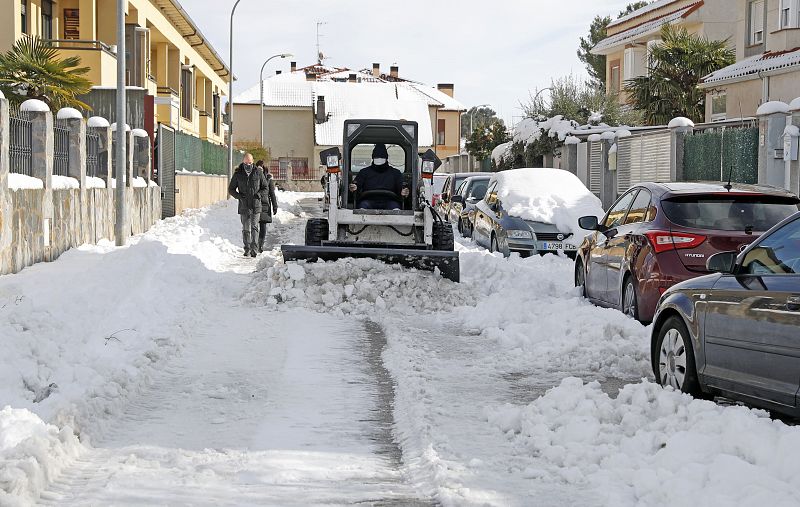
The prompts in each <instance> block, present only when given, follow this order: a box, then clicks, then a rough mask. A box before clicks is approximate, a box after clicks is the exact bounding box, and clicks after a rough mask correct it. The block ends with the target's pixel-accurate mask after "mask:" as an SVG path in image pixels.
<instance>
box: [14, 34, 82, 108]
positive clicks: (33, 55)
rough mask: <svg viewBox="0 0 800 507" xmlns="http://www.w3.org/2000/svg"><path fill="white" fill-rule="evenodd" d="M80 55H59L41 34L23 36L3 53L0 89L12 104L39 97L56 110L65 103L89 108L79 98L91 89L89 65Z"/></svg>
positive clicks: (67, 105) (69, 105)
mask: <svg viewBox="0 0 800 507" xmlns="http://www.w3.org/2000/svg"><path fill="white" fill-rule="evenodd" d="M80 64H81V59H80V58H79V57H77V56H72V57H69V58H64V59H58V50H57V49H56V48H54V47H53V46H51V45H49V44H48V43H46V42H44V41H43V40H42V39H40V38H39V37H34V38H29V37H22V38H21V39H19V40H18V41H17V42H16V43H15V44H14V47H12V48H11V49H10V50H9V51H8V52H7V53H5V54H0V90H2V92H3V94H4V95H5V96H6V98H8V100H9V101H10V102H11V103H12V104H19V103H21V102H24V101H26V100H28V99H39V100H42V101H44V102H46V103H47V105H48V106H50V109H51V110H53V111H55V110H58V109H61V108H62V107H76V108H79V109H85V110H89V109H91V108H90V107H89V106H88V105H86V104H84V103H83V102H81V101H80V100H78V98H77V97H78V96H79V95H84V94H86V93H89V91H90V90H91V88H92V83H91V81H89V80H88V79H86V77H85V75H86V74H87V73H88V72H89V68H88V67H79V65H80Z"/></svg>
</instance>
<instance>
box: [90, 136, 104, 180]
mask: <svg viewBox="0 0 800 507" xmlns="http://www.w3.org/2000/svg"><path fill="white" fill-rule="evenodd" d="M86 176H87V177H93V178H99V177H100V176H101V172H100V136H99V135H98V134H97V133H95V132H92V129H91V128H88V129H86Z"/></svg>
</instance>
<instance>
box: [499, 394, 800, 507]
mask: <svg viewBox="0 0 800 507" xmlns="http://www.w3.org/2000/svg"><path fill="white" fill-rule="evenodd" d="M487 418H488V420H489V422H490V423H491V424H493V425H495V426H496V427H497V428H498V429H500V430H501V431H503V432H504V433H506V435H507V436H508V438H509V439H511V440H512V441H513V442H514V443H515V444H516V445H518V446H519V447H520V448H521V449H523V450H524V451H525V452H527V453H528V454H529V455H530V456H532V457H533V458H534V459H533V463H532V464H531V465H529V467H528V470H527V471H526V473H527V474H528V475H529V476H530V477H532V478H535V479H534V480H536V481H556V482H566V483H568V484H571V485H574V486H575V487H576V488H578V487H580V486H585V485H591V486H594V487H595V488H596V490H597V491H598V492H600V494H601V495H603V496H604V497H605V501H604V502H603V503H604V504H606V505H653V506H656V505H681V504H684V505H690V504H691V505H752V506H756V505H766V504H770V505H797V504H798V503H800V476H798V474H797V470H798V468H800V455H798V453H797V449H798V448H800V428H796V427H791V426H786V425H785V424H783V423H781V422H777V421H771V420H770V419H769V417H768V415H767V414H766V413H764V412H760V411H754V410H749V409H747V408H744V407H724V406H719V405H716V404H714V403H712V402H708V401H702V400H695V399H693V398H691V397H690V396H687V395H684V394H681V393H679V392H676V391H673V390H671V389H662V388H661V387H660V386H658V385H656V384H653V383H650V382H643V383H641V384H631V385H627V386H625V387H624V388H622V389H621V390H620V392H619V396H618V397H617V398H616V399H613V398H611V397H609V396H608V395H607V394H606V393H604V392H603V391H602V390H601V389H600V385H599V384H597V383H596V382H593V383H589V384H584V383H583V382H582V381H581V380H580V379H576V378H567V379H564V380H563V381H562V382H561V384H560V385H559V386H558V387H556V388H554V389H552V390H550V391H549V392H547V394H545V395H544V396H542V397H541V398H539V399H537V400H535V401H533V402H532V403H530V404H529V405H527V406H513V405H505V406H502V407H499V408H496V409H494V410H487ZM665 484H670V485H673V486H674V487H663V485H665Z"/></svg>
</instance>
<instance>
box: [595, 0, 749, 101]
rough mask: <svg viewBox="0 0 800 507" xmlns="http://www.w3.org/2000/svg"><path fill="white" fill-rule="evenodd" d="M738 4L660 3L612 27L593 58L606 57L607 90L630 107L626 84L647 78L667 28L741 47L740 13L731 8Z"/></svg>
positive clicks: (717, 0)
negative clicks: (651, 50) (650, 55)
mask: <svg viewBox="0 0 800 507" xmlns="http://www.w3.org/2000/svg"><path fill="white" fill-rule="evenodd" d="M736 2H737V0H656V1H654V2H653V3H651V4H649V5H647V6H645V7H642V8H640V9H638V10H636V11H634V12H632V13H630V14H628V15H627V16H623V17H621V18H619V19H617V20H615V21H612V22H611V23H610V24H609V25H608V29H607V37H606V38H605V39H603V40H602V41H600V42H599V43H598V44H597V45H596V46H595V47H594V48H593V49H592V54H595V55H603V56H605V57H606V90H607V91H608V93H610V94H614V95H618V96H619V101H620V103H621V104H623V105H625V104H628V97H627V96H626V94H625V92H624V90H623V88H624V86H625V81H626V80H628V79H633V78H635V77H639V76H644V75H646V74H647V72H648V70H647V64H648V47H650V46H651V45H653V44H656V43H657V42H659V40H660V39H659V34H660V32H661V29H662V28H663V27H664V26H665V25H667V24H673V25H677V26H681V27H684V28H686V29H687V30H688V31H689V33H692V34H697V35H701V36H703V37H706V38H708V39H710V40H728V41H729V43H730V44H731V46H734V45H736V46H737V48H738V47H739V46H740V43H739V37H738V36H737V20H738V13H737V12H736V10H735V9H732V8H731V4H732V3H736Z"/></svg>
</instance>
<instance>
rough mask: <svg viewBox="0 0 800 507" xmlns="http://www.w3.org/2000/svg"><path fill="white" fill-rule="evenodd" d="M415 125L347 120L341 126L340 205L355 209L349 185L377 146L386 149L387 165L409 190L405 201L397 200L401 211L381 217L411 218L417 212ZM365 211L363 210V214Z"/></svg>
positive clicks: (416, 129)
mask: <svg viewBox="0 0 800 507" xmlns="http://www.w3.org/2000/svg"><path fill="white" fill-rule="evenodd" d="M418 128H419V127H418V125H417V122H413V121H394V120H347V121H345V124H344V147H345V150H344V154H343V157H342V181H343V182H344V184H343V185H342V194H343V195H342V197H343V200H342V202H346V203H347V207H348V208H349V209H353V210H354V211H357V212H358V211H361V210H358V209H357V208H356V199H360V198H359V196H358V195H357V194H358V192H350V189H349V184H350V183H352V182H353V181H354V180H355V177H356V175H357V174H358V172H359V171H361V170H362V169H364V168H365V167H368V166H369V165H370V164H372V149H373V148H374V147H375V145H376V144H379V143H382V144H385V145H386V151H387V152H388V153H389V165H391V166H392V167H394V168H396V169H397V170H399V171H400V172H402V173H403V181H404V182H405V184H406V185H407V186H408V188H409V189H410V190H411V194H410V195H409V197H407V198H402V197H401V196H397V199H398V202H400V203H401V205H402V208H401V209H400V210H394V211H391V210H381V213H384V214H386V213H391V214H404V215H410V214H413V213H414V211H418V209H419V199H416V198H415V196H417V195H418V193H417V192H418V190H419V188H418V187H419V186H420V181H419V167H418V166H419V154H418V153H417V149H418V146H417V135H418ZM363 211H366V210H363Z"/></svg>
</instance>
